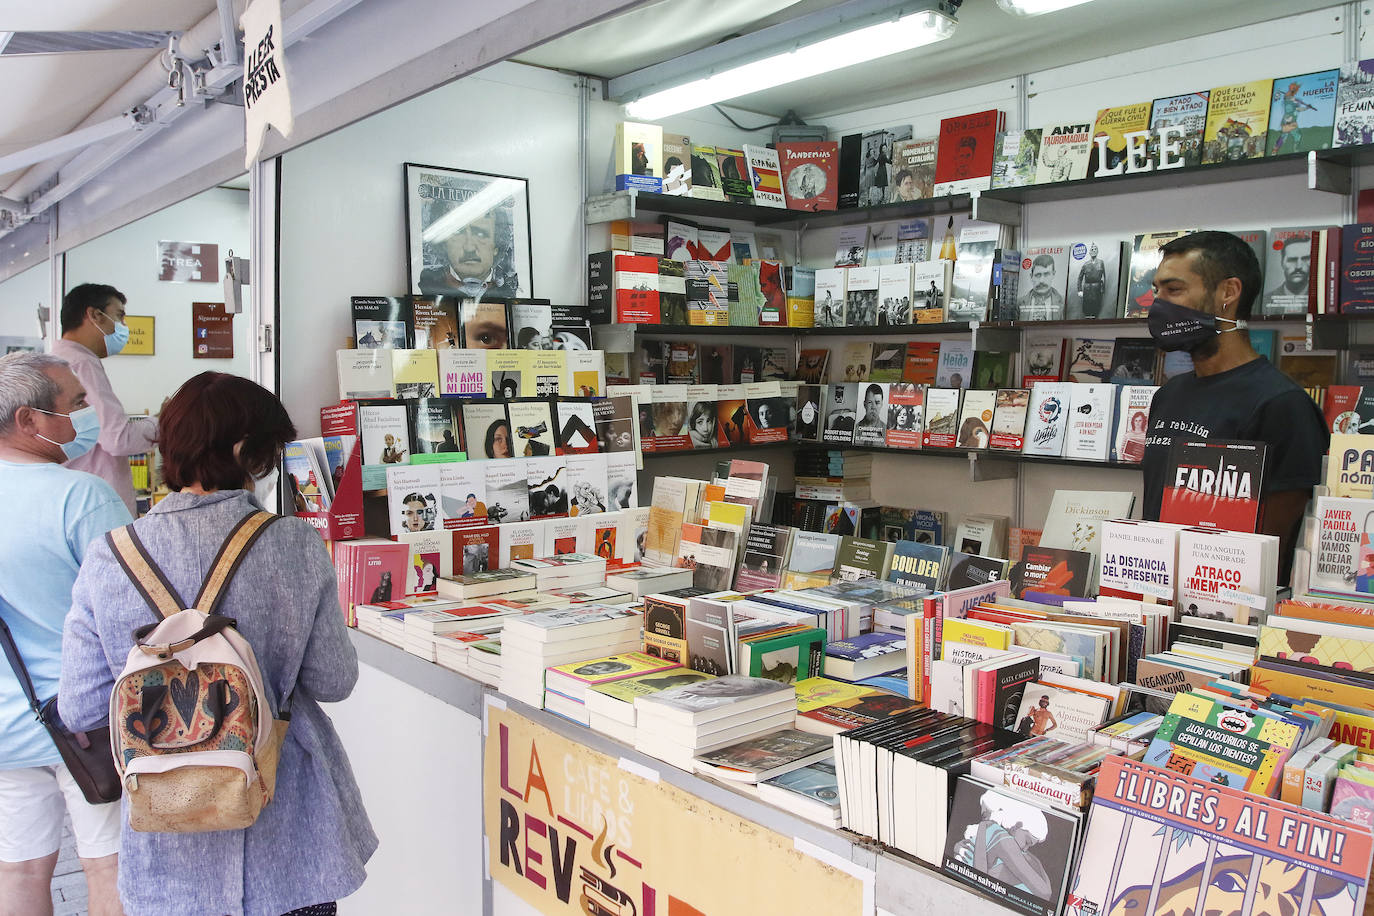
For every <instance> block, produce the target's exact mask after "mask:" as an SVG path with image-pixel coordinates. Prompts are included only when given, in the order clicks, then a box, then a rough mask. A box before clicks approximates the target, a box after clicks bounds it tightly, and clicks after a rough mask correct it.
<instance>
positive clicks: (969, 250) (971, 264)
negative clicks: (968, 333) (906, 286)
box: [945, 226, 1000, 321]
mask: <svg viewBox="0 0 1374 916" xmlns="http://www.w3.org/2000/svg"><path fill="white" fill-rule="evenodd" d="M999 233H1000V230H999V228H998V227H997V226H966V227H965V228H964V229H963V231H962V232H960V238H959V242H958V245H957V247H956V253H957V255H958V257H957V259H956V260H955V262H954V276H953V278H952V285H951V289H950V295H949V305H948V308H947V309H946V310H945V312H946V314H945V319H946V320H947V321H986V320H987V318H988V303H989V297H990V294H991V290H992V267H993V259H994V255H995V254H996V251H997V239H998V235H999Z"/></svg>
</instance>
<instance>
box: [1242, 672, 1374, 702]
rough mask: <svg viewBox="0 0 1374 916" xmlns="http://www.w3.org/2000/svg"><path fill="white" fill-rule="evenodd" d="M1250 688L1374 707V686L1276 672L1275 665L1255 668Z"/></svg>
mask: <svg viewBox="0 0 1374 916" xmlns="http://www.w3.org/2000/svg"><path fill="white" fill-rule="evenodd" d="M1250 687H1251V689H1254V690H1259V691H1263V692H1265V693H1277V694H1279V695H1280V696H1285V697H1303V698H1304V699H1308V700H1316V701H1317V702H1319V703H1333V704H1336V705H1340V706H1352V707H1354V708H1356V709H1374V687H1357V686H1355V685H1353V684H1340V683H1336V682H1334V681H1327V680H1323V679H1321V678H1319V677H1308V676H1307V675H1305V674H1293V673H1291V672H1288V671H1275V670H1273V669H1272V668H1261V667H1258V666H1256V667H1252V668H1251V669H1250Z"/></svg>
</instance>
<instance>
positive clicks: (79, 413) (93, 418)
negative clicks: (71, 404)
mask: <svg viewBox="0 0 1374 916" xmlns="http://www.w3.org/2000/svg"><path fill="white" fill-rule="evenodd" d="M34 410H37V411H38V412H39V413H45V414H47V415H48V416H50V417H66V418H67V419H69V420H71V421H72V429H73V430H74V431H75V432H76V436H75V438H73V439H72V441H70V442H53V440H51V439H49V438H48V437H47V436H39V435H38V433H34V435H35V436H38V438H40V439H42V440H43V441H44V442H51V443H52V444H53V445H55V446H57V447H58V448H60V449H62V454H63V455H66V456H67V460H68V461H71V460H72V459H73V458H80V457H81V456H82V455H84V454H86V453H87V452H89V451H90V450H91V449H93V448H95V444H96V442H97V441H98V440H99V439H100V415H99V414H97V413H96V412H95V408H94V407H83V408H81V409H80V410H73V411H72V412H71V413H54V412H53V411H51V410H43V409H41V408H38V407H35V408H34Z"/></svg>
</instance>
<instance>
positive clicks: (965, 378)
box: [935, 340, 973, 388]
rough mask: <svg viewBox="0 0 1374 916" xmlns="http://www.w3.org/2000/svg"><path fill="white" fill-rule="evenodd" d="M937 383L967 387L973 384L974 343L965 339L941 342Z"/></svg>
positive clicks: (936, 374) (946, 386)
mask: <svg viewBox="0 0 1374 916" xmlns="http://www.w3.org/2000/svg"><path fill="white" fill-rule="evenodd" d="M935 384H936V385H938V386H939V387H941V388H967V387H969V386H970V385H971V384H973V344H972V343H971V342H969V341H965V340H944V341H941V342H940V362H939V365H938V367H937V368H936V370H935Z"/></svg>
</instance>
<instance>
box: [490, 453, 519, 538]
mask: <svg viewBox="0 0 1374 916" xmlns="http://www.w3.org/2000/svg"><path fill="white" fill-rule="evenodd" d="M485 465H486V475H487V476H486V485H487V518H488V519H490V520H491V521H492V522H493V523H494V524H504V523H508V522H526V521H529V519H530V490H529V481H528V479H527V477H526V474H525V462H524V460H523V459H518V458H506V459H499V460H494V461H487V462H485Z"/></svg>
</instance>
